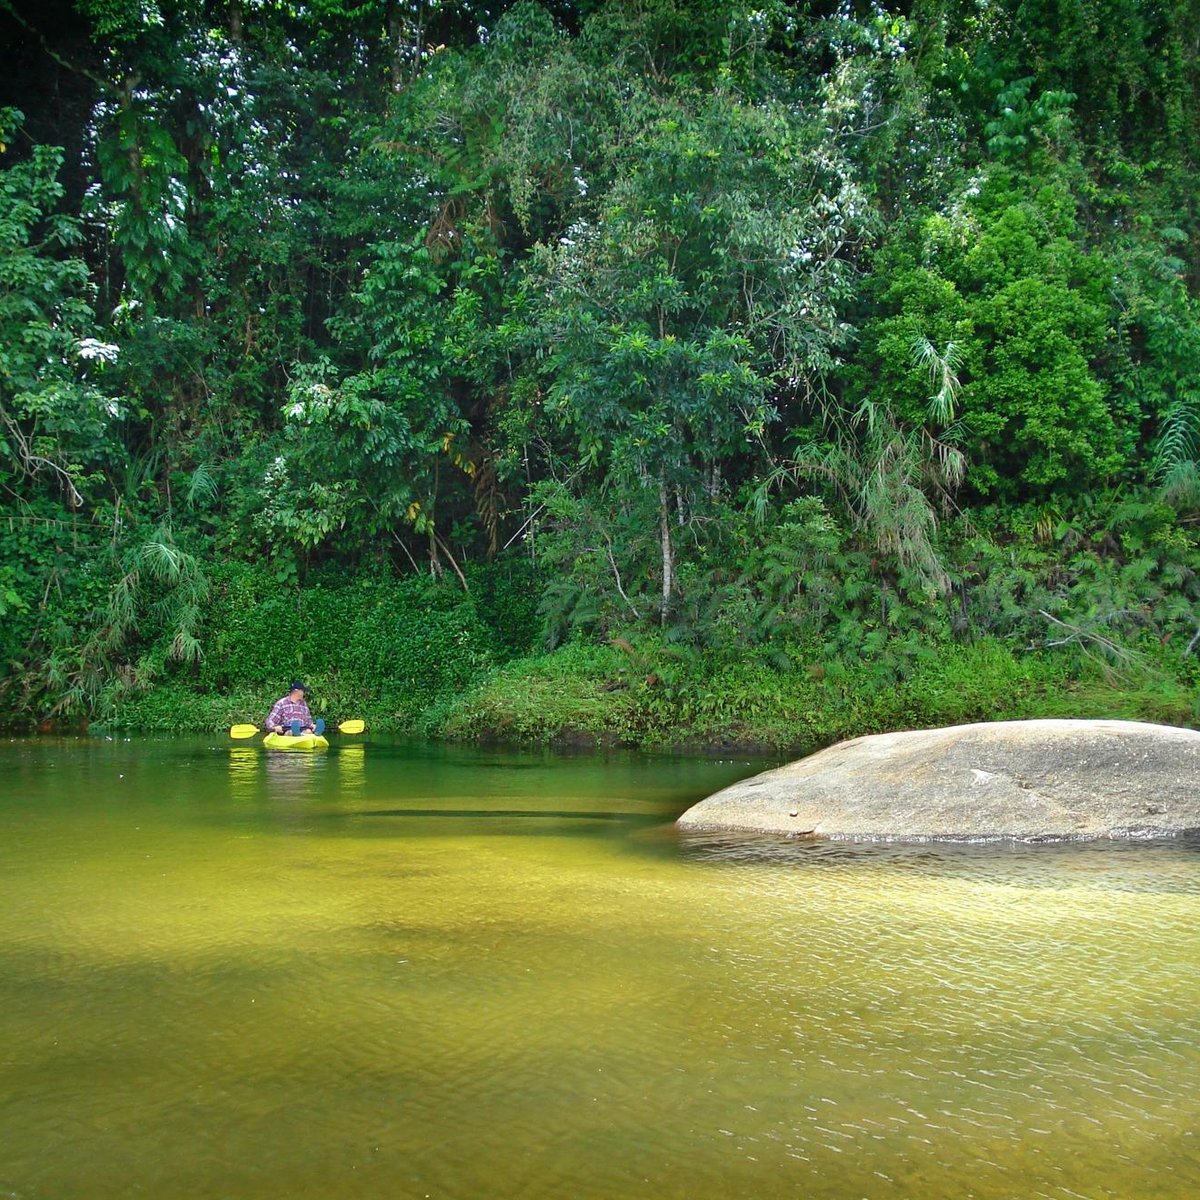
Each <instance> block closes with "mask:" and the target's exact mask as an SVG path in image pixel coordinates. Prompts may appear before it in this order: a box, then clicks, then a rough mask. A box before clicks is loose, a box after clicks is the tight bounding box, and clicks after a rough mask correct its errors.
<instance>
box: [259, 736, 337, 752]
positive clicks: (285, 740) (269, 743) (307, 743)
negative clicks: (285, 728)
mask: <svg viewBox="0 0 1200 1200" xmlns="http://www.w3.org/2000/svg"><path fill="white" fill-rule="evenodd" d="M263 745H264V746H266V747H268V748H269V749H271V750H325V749H328V747H329V743H328V742H327V741H326V740H325V739H324V738H323V737H322V736H321V735H320V734H319V733H296V734H292V733H268V734H267V735H266V737H264V738H263Z"/></svg>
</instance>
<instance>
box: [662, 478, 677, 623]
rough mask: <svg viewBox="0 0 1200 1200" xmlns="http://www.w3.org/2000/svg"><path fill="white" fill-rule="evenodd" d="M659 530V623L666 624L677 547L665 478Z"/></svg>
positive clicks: (669, 607) (669, 608)
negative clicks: (660, 601) (660, 564)
mask: <svg viewBox="0 0 1200 1200" xmlns="http://www.w3.org/2000/svg"><path fill="white" fill-rule="evenodd" d="M658 532H659V537H660V539H661V541H662V603H661V605H660V607H659V624H661V625H666V623H667V614H668V613H669V612H670V610H671V592H672V589H673V586H674V576H675V547H674V545H673V544H672V542H671V507H670V503H669V497H668V495H667V483H666V480H665V479H664V480H660V481H659V485H658Z"/></svg>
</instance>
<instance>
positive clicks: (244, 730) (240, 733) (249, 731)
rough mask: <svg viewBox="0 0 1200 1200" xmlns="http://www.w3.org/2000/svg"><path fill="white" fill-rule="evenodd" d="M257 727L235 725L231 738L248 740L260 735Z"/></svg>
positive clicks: (231, 731)
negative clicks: (257, 734)
mask: <svg viewBox="0 0 1200 1200" xmlns="http://www.w3.org/2000/svg"><path fill="white" fill-rule="evenodd" d="M258 731H259V730H258V726H257V725H235V726H234V727H233V728H232V729H231V730H230V731H229V736H230V737H231V738H248V737H253V736H254V735H255V734H256V733H258Z"/></svg>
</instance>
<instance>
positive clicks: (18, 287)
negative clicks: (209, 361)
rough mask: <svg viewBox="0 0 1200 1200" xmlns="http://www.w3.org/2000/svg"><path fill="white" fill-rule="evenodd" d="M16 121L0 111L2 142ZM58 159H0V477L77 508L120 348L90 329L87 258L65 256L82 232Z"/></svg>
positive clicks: (97, 447) (37, 155) (108, 405)
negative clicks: (63, 205) (107, 373)
mask: <svg viewBox="0 0 1200 1200" xmlns="http://www.w3.org/2000/svg"><path fill="white" fill-rule="evenodd" d="M22 120H23V117H22V114H21V113H19V112H17V111H16V110H14V109H5V110H0V147H7V144H8V143H10V142H11V140H12V138H13V136H14V134H15V133H16V131H17V128H18V127H19V126H20V123H21V121H22ZM7 156H8V157H9V158H10V160H11V151H8V152H7ZM61 166H62V152H61V151H59V150H56V149H53V148H51V147H47V146H35V147H33V149H32V151H31V153H30V155H29V157H28V158H26V159H24V160H23V161H22V160H17V161H15V162H12V161H10V162H9V163H3V161H2V160H0V453H2V457H0V486H6V487H8V488H15V489H17V490H19V491H21V492H24V491H26V490H27V489H28V488H29V487H31V486H34V485H41V486H46V485H49V486H50V488H51V490H52V491H53V492H58V493H60V494H62V495H63V496H64V498H65V501H66V503H67V505H68V506H69V507H70V508H73V509H75V508H79V507H80V506H82V505H83V504H84V503H85V494H84V493H85V492H86V491H88V490H89V484H90V483H92V482H94V476H93V472H94V471H95V469H96V467H97V466H98V465H99V464H100V463H102V462H103V461H104V460H105V458H106V457H107V456H108V455H109V454H110V453H111V447H112V443H111V441H110V431H111V428H112V426H113V424H114V422H115V420H116V419H117V418H118V417H119V416H120V415H121V406H120V404H119V403H118V402H117V401H116V400H115V399H113V398H112V397H111V396H110V395H106V394H105V393H104V391H103V390H101V388H100V386H99V384H98V382H97V380H98V377H99V376H100V375H102V374H103V371H104V368H105V366H106V365H107V364H108V363H111V362H112V361H113V360H114V359H115V358H116V356H117V353H118V348H117V346H115V345H113V344H111V343H109V342H105V341H103V340H101V339H100V338H99V337H98V336H97V335H98V333H99V332H100V331H99V328H98V325H97V322H96V318H95V314H94V313H93V311H92V307H91V303H90V300H91V291H92V289H91V287H90V286H89V283H88V278H87V267H86V265H85V263H84V261H83V259H82V258H78V257H70V256H69V254H70V251H71V249H72V248H73V247H75V246H77V245H78V243H79V241H80V240H81V237H82V231H81V229H80V226H79V222H78V221H76V220H73V219H71V218H70V217H67V216H65V215H63V214H62V213H59V212H56V211H55V209H56V206H57V204H58V202H59V201H60V200H61V198H62V195H63V189H62V185H61V184H60V183H59V182H58V172H59V170H60V168H61Z"/></svg>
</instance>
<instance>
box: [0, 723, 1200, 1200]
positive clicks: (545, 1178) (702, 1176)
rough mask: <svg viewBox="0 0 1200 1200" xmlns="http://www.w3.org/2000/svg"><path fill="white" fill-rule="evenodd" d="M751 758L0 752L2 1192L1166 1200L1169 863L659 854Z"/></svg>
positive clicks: (1196, 927)
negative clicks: (677, 824) (681, 820)
mask: <svg viewBox="0 0 1200 1200" xmlns="http://www.w3.org/2000/svg"><path fill="white" fill-rule="evenodd" d="M764 765H767V764H762V763H754V764H752V763H749V762H746V761H738V762H716V761H703V760H682V759H671V758H655V757H649V756H636V755H612V756H552V755H540V754H537V755H522V754H517V753H510V752H506V751H489V750H475V749H445V748H438V747H428V746H414V745H408V744H404V743H401V742H389V741H387V740H386V739H378V738H370V739H367V741H366V744H361V743H360V744H358V745H349V744H346V743H342V744H340V745H335V746H334V747H333V748H332V749H331V750H330V751H329V752H327V753H324V754H317V755H297V754H291V755H288V754H280V753H278V752H275V753H272V752H268V751H264V750H262V749H259V748H257V747H255V746H254V745H247V744H244V743H228V742H222V740H221V739H219V738H217V737H210V738H204V739H197V738H176V739H160V740H154V739H137V740H133V741H128V740H124V739H117V740H111V741H110V740H105V739H103V738H95V737H93V738H79V739H38V740H23V739H16V740H10V741H3V742H0V1200H34V1198H36V1200H73V1198H76V1197H78V1198H86V1200H105V1198H108V1197H153V1198H164V1200H193V1198H195V1200H199V1198H205V1200H209V1198H213V1200H215V1198H222V1200H266V1198H270V1200H279V1198H287V1197H312V1198H314V1200H318V1198H319V1200H341V1198H349V1197H356V1198H365V1200H374V1198H381V1200H384V1198H388V1200H390V1198H393V1197H395V1198H399V1200H407V1198H409V1197H412V1198H416V1200H420V1198H423V1197H437V1198H452V1200H453V1198H463V1200H467V1198H473V1197H522V1198H530V1200H536V1198H539V1197H548V1198H549V1197H554V1198H573V1197H579V1198H584V1200H587V1198H604V1200H615V1198H624V1197H655V1198H658V1197H667V1198H679V1200H683V1198H688V1200H720V1198H725V1197H729V1198H734V1197H737V1198H739V1200H740V1198H745V1197H787V1198H789V1200H791V1198H797V1200H821V1198H828V1200H858V1198H863V1197H865V1198H868V1200H875V1198H881V1200H887V1198H910V1197H911V1198H914V1200H918V1198H919V1200H943V1198H945V1200H964V1198H979V1200H1001V1198H1014V1200H1015V1198H1021V1200H1024V1198H1033V1197H1054V1198H1059V1197H1061V1198H1064V1200H1067V1198H1075V1197H1085V1198H1087V1200H1098V1198H1101V1197H1114V1198H1119V1200H1176V1198H1178V1200H1184V1198H1185V1197H1186V1198H1188V1200H1192V1198H1194V1197H1195V1196H1196V1195H1198V1194H1200V972H1198V970H1197V967H1198V965H1200V845H1197V844H1196V843H1189V842H1179V843H1174V844H1157V845H1125V846H1122V845H1087V846H1084V845H1075V846H1026V847H1019V846H1018V847H1012V846H1000V847H996V846H991V847H952V846H947V845H924V846H915V847H907V848H900V847H887V846H870V845H862V846H853V845H841V844H833V845H820V844H805V843H795V842H793V843H789V842H783V841H778V840H773V839H753V838H750V839H723V838H716V837H695V836H689V837H681V836H680V835H678V834H677V833H676V832H675V831H674V829H673V826H672V822H673V820H674V818H675V817H676V816H677V815H678V814H679V813H680V812H681V811H682V810H683V809H684V808H686V807H687V806H688V805H689V804H691V803H692V802H693V801H695V800H698V799H700V798H701V797H702V796H704V795H706V794H707V793H708V792H710V791H712V790H715V789H716V788H718V787H720V786H723V785H724V784H726V783H729V782H732V781H733V780H734V779H736V778H740V777H742V776H744V775H748V774H751V773H753V772H754V771H756V770H759V769H761V768H762V767H763V766H764Z"/></svg>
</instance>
